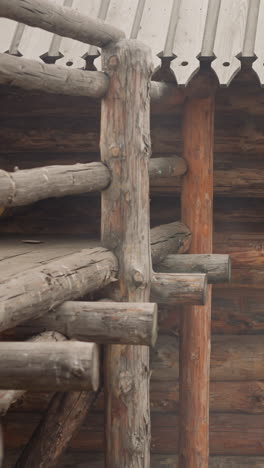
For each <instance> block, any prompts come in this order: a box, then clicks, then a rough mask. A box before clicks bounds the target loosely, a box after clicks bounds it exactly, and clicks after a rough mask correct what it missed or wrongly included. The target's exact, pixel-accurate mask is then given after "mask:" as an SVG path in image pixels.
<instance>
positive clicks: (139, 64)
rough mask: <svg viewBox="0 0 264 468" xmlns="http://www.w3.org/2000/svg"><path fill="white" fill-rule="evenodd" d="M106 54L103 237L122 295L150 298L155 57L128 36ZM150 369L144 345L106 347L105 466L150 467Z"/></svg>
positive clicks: (132, 298)
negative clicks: (151, 125)
mask: <svg viewBox="0 0 264 468" xmlns="http://www.w3.org/2000/svg"><path fill="white" fill-rule="evenodd" d="M102 59H103V70H104V71H105V72H106V73H107V74H108V76H109V78H110V86H109V91H108V94H107V95H106V97H105V98H104V99H103V100H102V110H101V141H100V147H101V156H102V160H103V162H105V163H107V165H108V167H109V168H110V170H111V173H112V177H113V180H112V183H111V184H110V186H109V188H107V190H105V191H104V192H103V193H102V242H103V245H104V246H105V247H107V248H110V249H112V250H114V251H115V252H116V254H117V257H118V260H119V268H120V270H119V288H120V295H121V299H122V301H132V302H148V301H149V294H150V280H151V252H150V240H149V173H148V163H149V156H150V128H149V120H150V108H149V103H150V96H149V89H150V78H151V72H152V66H151V56H150V52H149V49H148V48H147V47H145V46H144V45H143V44H141V43H139V42H137V41H134V40H130V41H120V42H119V43H117V44H115V45H113V46H112V47H109V48H107V49H105V50H103V53H102ZM139 89H140V92H138V90H139ZM149 376H150V371H149V350H148V348H147V347H146V346H134V347H133V346H129V345H112V346H111V345H109V346H108V347H107V349H106V354H105V388H106V433H107V440H106V467H107V468H116V467H121V466H125V467H126V468H143V467H144V468H149V466H150V455H149V452H150V408H149Z"/></svg>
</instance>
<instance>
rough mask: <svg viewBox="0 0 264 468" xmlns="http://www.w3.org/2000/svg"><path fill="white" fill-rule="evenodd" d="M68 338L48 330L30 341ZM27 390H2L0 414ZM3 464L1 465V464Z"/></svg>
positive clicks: (51, 340) (53, 340) (0, 394)
mask: <svg viewBox="0 0 264 468" xmlns="http://www.w3.org/2000/svg"><path fill="white" fill-rule="evenodd" d="M66 339H67V338H65V336H63V335H61V334H60V333H57V332H53V331H46V332H44V333H41V334H40V335H38V336H33V337H32V338H30V339H29V341H33V342H35V343H36V342H38V343H39V342H42V341H44V342H45V341H49V342H56V341H65V340H66ZM24 394H25V390H0V416H3V415H4V414H5V413H6V412H7V410H8V409H9V407H10V406H11V405H12V404H14V403H15V402H16V401H17V400H20V398H22V397H23V395H24ZM0 466H1V465H0Z"/></svg>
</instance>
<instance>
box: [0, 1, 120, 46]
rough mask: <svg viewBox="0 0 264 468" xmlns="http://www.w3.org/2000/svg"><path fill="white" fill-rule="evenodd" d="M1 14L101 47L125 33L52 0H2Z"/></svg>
mask: <svg viewBox="0 0 264 468" xmlns="http://www.w3.org/2000/svg"><path fill="white" fill-rule="evenodd" d="M0 16H3V17H5V18H9V19H11V20H14V21H18V22H19V23H24V24H27V25H28V26H33V27H36V28H42V29H45V30H46V31H49V32H52V33H55V34H58V35H59V36H65V37H70V38H71V39H76V40H77V41H80V42H84V43H86V44H92V45H95V46H98V47H104V46H106V45H107V44H109V43H110V42H116V41H118V40H119V39H121V38H122V37H124V36H125V34H124V33H123V32H122V31H120V30H119V29H117V28H115V27H114V26H111V25H110V24H106V23H104V22H103V21H101V20H98V19H95V18H90V17H89V16H87V15H84V14H83V13H81V12H79V11H77V10H76V9H72V8H67V7H63V6H60V5H58V4H56V3H54V2H52V1H50V0H20V1H19V2H18V1H17V0H1V4H0Z"/></svg>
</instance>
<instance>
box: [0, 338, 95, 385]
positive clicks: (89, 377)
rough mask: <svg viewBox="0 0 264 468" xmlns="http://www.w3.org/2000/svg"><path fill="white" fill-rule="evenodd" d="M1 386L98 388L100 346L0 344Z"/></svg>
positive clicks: (86, 344) (90, 344)
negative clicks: (0, 359)
mask: <svg viewBox="0 0 264 468" xmlns="http://www.w3.org/2000/svg"><path fill="white" fill-rule="evenodd" d="M0 351H1V356H2V358H3V359H2V361H1V364H0V379H1V388H2V389H14V390H24V389H27V390H35V391H43V390H44V391H45V390H46V391H49V390H50V391H54V390H60V391H62V390H98V386H99V348H98V346H97V345H96V344H94V343H81V342H78V341H69V342H67V343H65V342H63V343H61V342H60V343H59V342H43V341H41V342H36V341H34V342H32V341H27V342H5V343H0Z"/></svg>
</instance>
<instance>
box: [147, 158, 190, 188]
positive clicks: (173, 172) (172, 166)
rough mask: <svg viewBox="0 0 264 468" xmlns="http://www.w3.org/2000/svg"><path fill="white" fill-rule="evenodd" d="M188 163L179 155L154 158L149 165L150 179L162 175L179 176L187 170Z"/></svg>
mask: <svg viewBox="0 0 264 468" xmlns="http://www.w3.org/2000/svg"><path fill="white" fill-rule="evenodd" d="M187 168H188V166H187V164H186V161H184V159H183V158H180V157H179V156H170V157H164V158H152V159H151V160H150V165H149V177H150V181H151V182H152V181H153V180H155V179H157V178H160V177H177V176H181V175H183V174H185V173H186V172H187Z"/></svg>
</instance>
